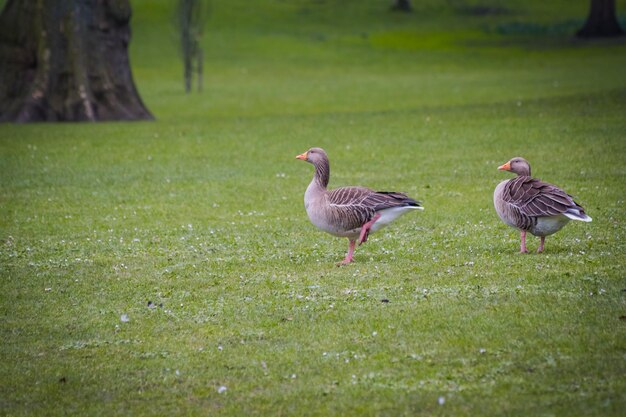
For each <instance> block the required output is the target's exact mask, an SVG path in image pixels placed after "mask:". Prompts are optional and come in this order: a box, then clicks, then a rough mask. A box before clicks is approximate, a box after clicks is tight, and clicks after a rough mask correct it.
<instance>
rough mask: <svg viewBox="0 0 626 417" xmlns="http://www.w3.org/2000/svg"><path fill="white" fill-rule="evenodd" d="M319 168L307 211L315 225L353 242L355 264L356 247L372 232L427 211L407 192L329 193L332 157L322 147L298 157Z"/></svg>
mask: <svg viewBox="0 0 626 417" xmlns="http://www.w3.org/2000/svg"><path fill="white" fill-rule="evenodd" d="M296 158H297V159H301V160H303V161H306V162H309V163H311V164H313V166H314V167H315V175H314V176H313V180H312V181H311V183H310V184H309V186H308V187H307V189H306V192H305V193H304V208H305V209H306V212H307V214H308V215H309V219H310V220H311V223H313V224H314V225H315V226H317V227H318V228H320V229H322V230H323V231H325V232H328V233H330V234H331V235H334V236H339V237H347V238H348V239H349V241H350V245H349V247H348V254H347V255H346V258H345V259H344V260H343V261H341V262H340V263H338V265H345V264H348V263H350V262H352V256H353V254H354V248H355V246H356V242H357V239H358V242H359V245H361V244H362V243H364V242H366V241H367V237H368V236H369V234H370V233H371V232H375V231H377V230H379V229H381V228H383V227H384V226H386V225H388V224H389V223H391V222H392V221H394V220H395V219H397V218H398V217H400V216H401V215H403V214H404V213H406V212H408V211H410V210H415V209H419V210H423V209H424V208H423V207H422V206H420V204H419V202H417V201H415V200H413V199H412V198H409V197H407V195H406V194H404V193H397V192H387V191H373V190H370V189H369V188H365V187H342V188H337V189H335V190H332V191H329V190H327V188H326V187H327V186H328V181H329V178H330V164H329V162H328V156H327V155H326V152H324V150H323V149H321V148H311V149H309V150H308V151H306V152H305V153H303V154H301V155H298V156H296Z"/></svg>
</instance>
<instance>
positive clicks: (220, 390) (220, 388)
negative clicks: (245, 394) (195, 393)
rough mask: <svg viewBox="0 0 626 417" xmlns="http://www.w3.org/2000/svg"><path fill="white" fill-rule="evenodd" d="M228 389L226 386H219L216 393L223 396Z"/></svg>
mask: <svg viewBox="0 0 626 417" xmlns="http://www.w3.org/2000/svg"><path fill="white" fill-rule="evenodd" d="M227 389H228V388H227V387H226V385H220V387H219V388H218V389H217V393H218V394H223V393H225V392H226V390H227Z"/></svg>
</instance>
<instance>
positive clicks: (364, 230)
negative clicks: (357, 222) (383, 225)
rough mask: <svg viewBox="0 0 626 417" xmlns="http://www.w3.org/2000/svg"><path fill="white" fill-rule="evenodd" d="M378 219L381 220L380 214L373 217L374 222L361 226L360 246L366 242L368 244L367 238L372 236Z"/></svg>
mask: <svg viewBox="0 0 626 417" xmlns="http://www.w3.org/2000/svg"><path fill="white" fill-rule="evenodd" d="M378 219H380V213H376V215H375V216H374V217H372V220H370V221H369V222H367V223H365V224H364V225H363V226H361V235H360V236H359V245H362V244H364V243H365V242H367V237H368V236H369V234H370V229H371V228H372V225H373V224H374V223H376V220H378Z"/></svg>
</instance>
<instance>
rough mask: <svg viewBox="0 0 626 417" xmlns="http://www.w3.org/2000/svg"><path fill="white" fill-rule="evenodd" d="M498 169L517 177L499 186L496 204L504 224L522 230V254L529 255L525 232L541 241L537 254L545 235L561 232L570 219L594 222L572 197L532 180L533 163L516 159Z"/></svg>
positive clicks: (494, 194) (558, 189)
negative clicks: (531, 164)
mask: <svg viewBox="0 0 626 417" xmlns="http://www.w3.org/2000/svg"><path fill="white" fill-rule="evenodd" d="M498 169H499V170H504V171H511V172H513V173H515V174H517V177H515V178H513V179H510V180H507V181H502V182H501V183H500V184H498V186H497V187H496V189H495V191H494V193H493V203H494V207H495V209H496V212H497V213H498V216H500V218H501V219H502V221H503V222H504V223H506V224H508V225H509V226H511V227H514V228H516V229H519V230H520V233H521V246H520V251H521V252H528V250H527V249H526V232H530V233H531V234H533V235H535V236H539V237H540V238H541V243H540V244H539V249H538V250H537V252H542V251H543V249H544V243H545V238H546V236H549V235H551V234H554V233H556V232H558V231H559V230H561V229H562V228H563V227H564V226H565V225H566V224H567V223H569V221H570V220H580V221H584V222H590V221H591V220H592V219H591V217H589V216H588V215H587V214H586V213H585V209H584V208H582V207H581V206H580V205H578V204H577V203H576V202H575V201H574V199H573V197H572V196H571V195H569V194H567V193H566V192H565V191H563V190H561V189H560V188H559V187H557V186H555V185H552V184H549V183H546V182H543V181H541V180H539V179H536V178H533V177H531V175H530V164H529V163H528V161H526V160H525V159H524V158H520V157H517V158H513V159H511V160H510V161H508V162H507V163H505V164H503V165H501V166H499V167H498Z"/></svg>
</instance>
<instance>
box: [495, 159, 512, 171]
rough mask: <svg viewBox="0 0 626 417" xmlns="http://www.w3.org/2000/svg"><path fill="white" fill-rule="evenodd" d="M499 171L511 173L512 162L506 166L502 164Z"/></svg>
mask: <svg viewBox="0 0 626 417" xmlns="http://www.w3.org/2000/svg"><path fill="white" fill-rule="evenodd" d="M498 169H499V170H500V171H510V170H511V161H509V162H507V163H506V164H502V165H500V166H499V167H498Z"/></svg>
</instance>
